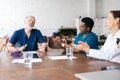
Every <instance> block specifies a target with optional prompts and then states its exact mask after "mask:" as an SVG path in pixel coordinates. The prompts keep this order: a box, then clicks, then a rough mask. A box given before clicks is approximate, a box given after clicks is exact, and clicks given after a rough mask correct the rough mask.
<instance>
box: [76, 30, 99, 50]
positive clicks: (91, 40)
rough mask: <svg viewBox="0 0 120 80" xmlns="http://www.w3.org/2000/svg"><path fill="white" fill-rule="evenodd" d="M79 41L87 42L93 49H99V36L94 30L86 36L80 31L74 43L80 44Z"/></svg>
mask: <svg viewBox="0 0 120 80" xmlns="http://www.w3.org/2000/svg"><path fill="white" fill-rule="evenodd" d="M79 41H83V42H86V43H87V44H88V45H89V46H90V48H91V49H98V37H97V35H96V34H95V33H93V32H90V33H89V34H88V35H86V36H85V37H84V35H83V34H82V33H79V34H78V35H77V37H76V38H75V40H74V44H78V42H79Z"/></svg>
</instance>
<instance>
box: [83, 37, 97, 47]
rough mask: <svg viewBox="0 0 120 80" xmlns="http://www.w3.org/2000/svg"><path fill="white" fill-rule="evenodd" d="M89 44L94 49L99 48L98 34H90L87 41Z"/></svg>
mask: <svg viewBox="0 0 120 80" xmlns="http://www.w3.org/2000/svg"><path fill="white" fill-rule="evenodd" d="M85 42H87V44H88V45H89V46H90V48H92V49H98V38H97V36H89V37H88V38H87V39H86V41H85Z"/></svg>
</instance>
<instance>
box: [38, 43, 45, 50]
mask: <svg viewBox="0 0 120 80" xmlns="http://www.w3.org/2000/svg"><path fill="white" fill-rule="evenodd" d="M46 47H47V45H46V43H42V44H41V43H38V50H39V51H42V52H45V49H46Z"/></svg>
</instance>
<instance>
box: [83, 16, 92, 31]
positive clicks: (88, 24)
mask: <svg viewBox="0 0 120 80" xmlns="http://www.w3.org/2000/svg"><path fill="white" fill-rule="evenodd" d="M81 21H82V22H83V23H85V27H89V28H90V31H91V30H92V28H93V26H94V21H93V19H91V18H90V17H84V18H82V19H81Z"/></svg>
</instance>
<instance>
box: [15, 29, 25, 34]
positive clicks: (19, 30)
mask: <svg viewBox="0 0 120 80" xmlns="http://www.w3.org/2000/svg"><path fill="white" fill-rule="evenodd" d="M23 30H24V29H23V28H22V29H18V30H16V31H15V32H16V33H19V32H22V31H23Z"/></svg>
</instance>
